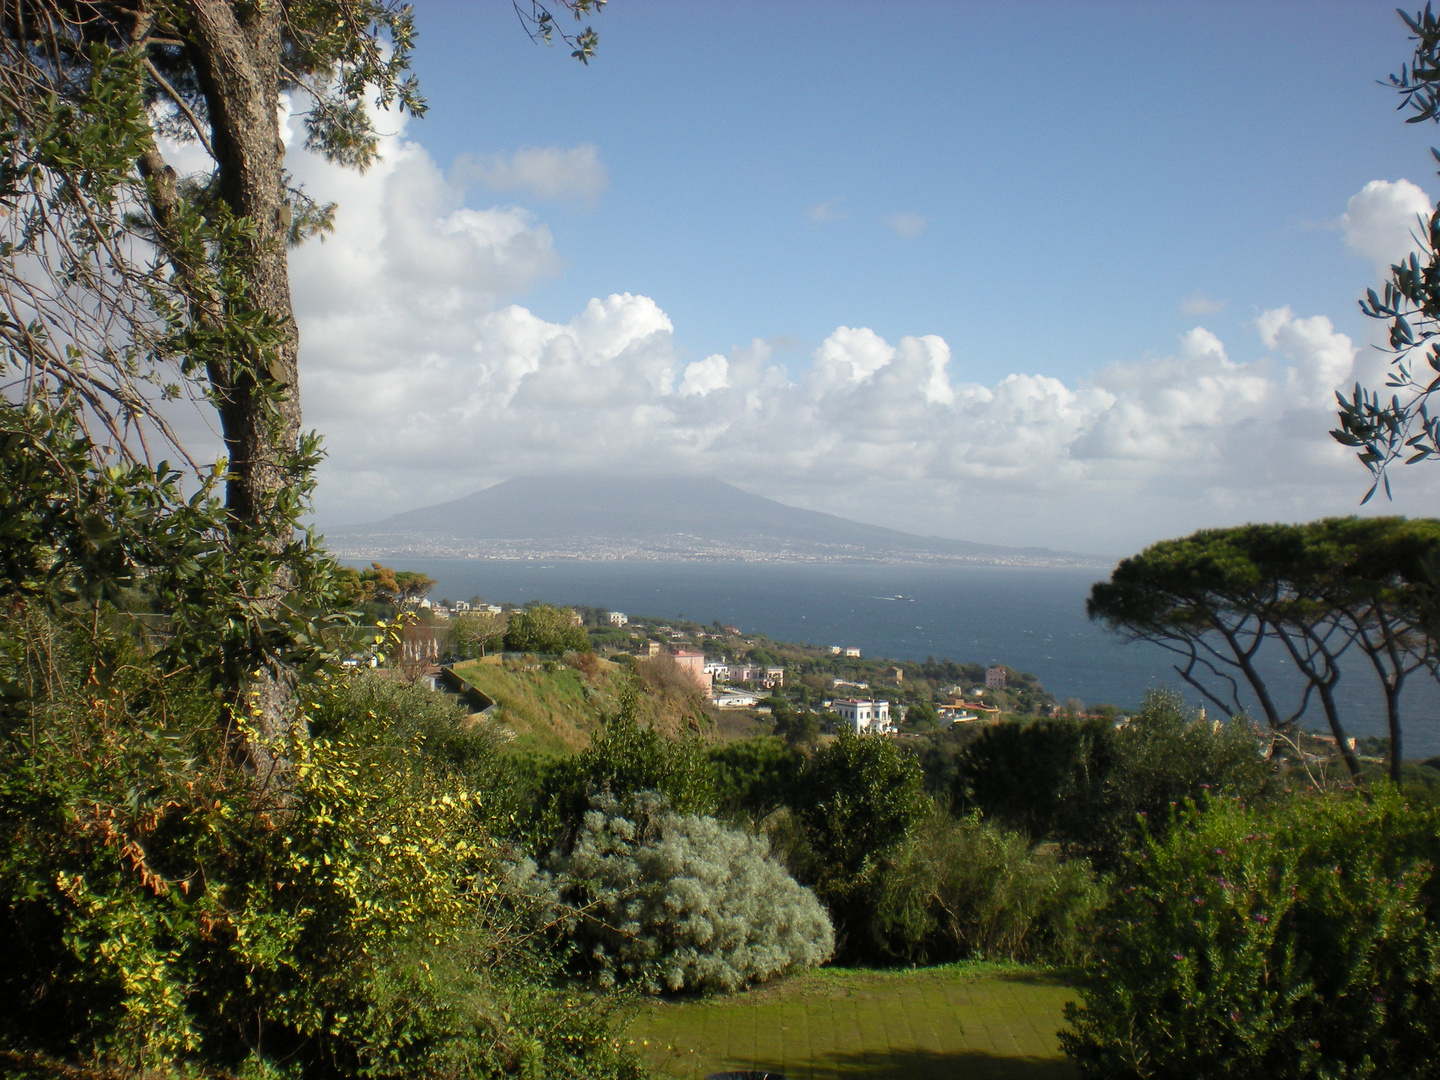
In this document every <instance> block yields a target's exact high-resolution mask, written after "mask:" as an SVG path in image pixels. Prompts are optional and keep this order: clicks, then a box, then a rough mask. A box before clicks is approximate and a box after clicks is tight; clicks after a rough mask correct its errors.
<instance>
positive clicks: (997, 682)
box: [985, 667, 1005, 690]
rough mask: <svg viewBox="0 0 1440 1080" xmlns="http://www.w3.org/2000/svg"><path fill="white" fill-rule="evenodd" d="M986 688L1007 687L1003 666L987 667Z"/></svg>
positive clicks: (999, 688)
mask: <svg viewBox="0 0 1440 1080" xmlns="http://www.w3.org/2000/svg"><path fill="white" fill-rule="evenodd" d="M985 689H987V690H1004V689H1005V669H1004V668H1003V667H992V668H986V669H985Z"/></svg>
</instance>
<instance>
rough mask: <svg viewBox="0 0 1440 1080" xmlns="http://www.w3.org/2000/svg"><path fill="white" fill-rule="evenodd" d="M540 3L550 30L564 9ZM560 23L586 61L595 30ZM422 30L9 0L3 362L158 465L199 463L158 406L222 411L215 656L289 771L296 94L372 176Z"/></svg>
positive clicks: (3, 125) (386, 15)
mask: <svg viewBox="0 0 1440 1080" xmlns="http://www.w3.org/2000/svg"><path fill="white" fill-rule="evenodd" d="M598 6H599V4H598V3H597V2H596V0H558V3H557V4H556V5H555V8H556V10H569V11H571V12H573V13H574V14H575V15H576V17H577V18H579V17H580V16H581V14H582V13H585V12H589V11H592V10H595V9H597V8H598ZM527 7H528V9H529V10H528V13H527V12H526V11H525V10H523V9H520V8H518V7H517V11H518V12H519V13H520V14H521V16H522V21H523V22H526V23H527V29H528V30H529V31H530V32H531V33H532V35H534V36H537V37H539V38H541V39H543V40H545V41H547V42H548V41H550V40H551V39H552V36H553V35H554V33H555V32H556V31H555V20H554V16H553V15H552V13H551V11H550V10H549V9H548V8H547V7H546V5H545V4H543V3H540V2H538V0H535V2H533V3H531V4H529V5H527ZM560 36H561V37H562V38H563V39H564V40H566V41H567V42H570V43H571V44H573V45H574V47H575V53H574V55H576V56H578V57H579V58H580V59H582V60H588V58H589V56H590V55H591V54H593V51H594V47H595V36H594V33H593V31H591V30H589V29H588V28H587V29H586V30H585V31H584V32H583V33H581V34H578V35H575V36H574V37H573V38H572V37H570V36H567V35H566V34H564V33H563V32H562V33H561V34H560ZM413 43H414V23H413V17H412V13H411V10H410V8H409V7H408V6H402V5H401V4H400V3H398V2H396V0H275V2H273V3H263V4H261V3H250V2H247V0H132V2H128V3H127V2H118V0H116V2H111V0H5V2H4V3H3V4H0V130H3V131H4V132H5V154H4V160H3V164H0V202H3V204H4V211H3V213H0V300H3V311H0V349H3V354H4V356H3V359H4V363H5V365H6V366H7V367H14V368H16V369H18V372H17V374H18V376H19V378H18V380H17V383H18V385H20V386H21V387H23V391H22V392H23V393H24V394H25V395H26V396H27V398H29V399H31V400H38V399H41V398H44V399H47V400H49V401H50V402H52V403H60V402H68V403H70V404H72V405H74V406H75V407H76V415H77V416H78V417H79V418H80V422H81V423H83V424H85V425H88V426H89V427H90V428H92V429H93V430H94V432H96V433H97V436H96V438H95V439H93V440H92V444H93V445H94V446H95V448H96V452H97V455H98V458H101V459H103V458H104V457H106V456H108V455H115V454H118V455H120V456H122V457H129V458H132V459H146V458H148V457H149V456H150V452H151V448H152V444H154V443H155V442H156V440H158V445H161V446H163V445H166V444H169V445H170V446H172V447H173V448H174V449H175V450H177V451H178V452H179V453H180V455H181V457H182V460H184V461H186V462H187V463H188V464H190V465H192V466H193V465H195V464H196V463H195V462H194V461H193V460H192V459H191V458H190V457H189V456H188V454H186V452H185V449H184V447H182V446H180V445H179V443H178V440H177V439H176V437H175V435H174V432H173V430H172V428H171V426H170V424H169V422H168V420H167V416H166V412H165V406H164V403H165V402H166V401H169V400H173V399H176V398H180V397H184V396H186V395H189V396H192V397H203V398H204V399H206V400H207V401H208V402H209V403H210V405H211V406H213V407H214V409H215V411H216V413H217V415H218V418H219V425H220V431H221V435H222V437H223V440H224V444H225V451H226V461H225V464H224V467H223V469H222V470H220V472H219V474H218V475H217V479H219V480H222V481H223V484H224V488H225V507H226V512H227V516H226V521H225V526H226V529H225V532H226V535H227V539H228V543H229V545H230V548H231V552H232V555H231V559H230V564H231V569H232V571H233V576H234V578H235V579H236V580H235V582H234V584H235V586H236V587H235V588H230V587H229V586H230V585H231V583H230V582H227V583H225V586H224V587H222V588H220V589H218V590H217V593H218V595H217V597H216V602H217V604H221V605H224V606H225V608H226V612H225V614H226V617H225V618H220V619H217V620H216V626H218V627H225V628H227V629H226V634H227V640H225V642H224V643H223V648H222V653H223V657H222V661H223V662H222V663H221V664H220V665H219V667H220V668H221V669H223V672H224V679H225V681H226V682H227V683H229V684H230V685H229V689H230V691H231V696H232V699H233V700H235V701H236V702H237V703H238V702H239V701H241V700H244V701H245V703H246V707H247V711H248V712H249V713H250V714H251V715H252V717H253V718H254V721H255V723H254V732H253V735H252V736H251V737H250V738H249V739H248V740H247V743H246V746H245V747H244V755H243V756H244V757H245V758H246V759H247V761H248V762H249V764H250V765H251V766H252V767H253V768H254V769H255V770H256V771H257V772H262V773H263V772H267V771H271V770H274V769H276V768H281V769H282V770H283V767H284V763H283V760H281V759H279V758H276V756H275V753H276V750H275V747H277V746H278V745H279V743H280V742H281V741H283V738H284V737H285V735H286V734H287V733H288V730H289V725H290V723H291V722H292V721H293V713H294V710H293V708H292V703H293V698H294V689H295V687H294V683H295V669H294V660H295V650H296V648H297V645H300V644H303V642H304V641H307V640H309V639H310V638H311V636H312V635H310V634H309V633H307V632H305V631H304V630H303V629H301V628H299V627H297V626H296V625H295V618H294V613H295V612H297V611H299V610H302V609H304V608H306V607H308V606H311V605H313V604H314V603H315V602H316V599H315V597H314V596H312V595H311V592H312V590H311V589H310V588H309V587H310V585H312V584H313V583H314V582H313V579H314V577H315V575H314V571H313V568H312V566H311V564H312V563H313V562H314V561H315V559H316V553H315V552H314V550H313V547H312V546H311V544H310V542H309V541H308V540H307V539H304V538H301V539H297V533H296V526H297V523H298V521H299V519H300V516H301V514H302V513H303V511H304V508H305V505H306V500H307V497H308V495H309V493H310V490H311V487H312V484H313V481H312V475H313V467H314V465H315V463H316V461H317V460H318V454H319V451H318V440H317V439H316V438H315V437H314V436H313V435H306V434H304V433H303V431H302V425H301V415H300V398H299V371H298V355H299V352H298V350H299V335H298V333H297V330H296V324H295V318H294V312H293V310H292V307H291V299H290V287H289V279H288V266H287V249H288V248H289V246H291V245H293V244H296V243H299V242H301V241H303V240H304V239H306V238H307V237H311V236H314V235H315V234H317V233H320V232H323V231H324V230H326V229H327V228H329V227H330V222H331V220H332V213H333V207H329V206H320V205H318V204H316V203H315V202H314V201H313V200H312V199H310V198H309V197H308V196H306V195H305V193H304V192H303V191H301V190H299V189H298V188H296V187H295V186H293V185H292V184H291V183H290V180H289V176H288V174H287V172H286V170H285V163H284V153H285V151H284V147H283V144H282V143H281V141H280V129H279V119H278V117H279V107H280V95H281V94H282V93H285V92H291V93H292V94H293V95H294V97H295V100H296V102H297V104H299V105H300V109H299V116H300V118H301V122H302V124H303V126H304V128H305V132H306V140H305V145H306V146H307V148H309V149H311V150H314V151H317V152H319V153H321V154H322V155H324V156H325V157H326V158H328V159H330V160H331V161H335V162H339V163H342V164H345V165H350V166H353V167H356V168H361V169H363V168H365V167H366V166H367V165H368V164H370V163H371V162H372V161H373V160H374V159H375V155H376V153H377V148H378V137H377V134H376V130H375V128H374V126H373V123H372V119H371V114H370V112H369V109H368V106H370V105H374V106H376V107H378V108H396V109H400V110H408V111H411V112H413V113H416V114H419V113H422V112H423V111H424V101H423V99H422V98H421V97H420V95H419V92H418V89H417V86H416V84H415V81H414V79H413V78H412V77H411V76H410V75H409V72H408V69H409V63H410V56H411V49H412V47H413ZM177 142H179V143H185V142H188V143H190V144H192V145H194V146H197V147H198V148H200V149H201V150H202V151H203V153H204V155H205V158H206V160H207V163H208V164H207V166H206V167H205V168H204V169H203V170H202V171H201V172H200V173H198V174H196V175H192V176H181V175H179V174H178V173H177V172H176V170H175V168H174V165H173V162H172V161H171V160H167V157H166V154H167V146H168V145H173V144H174V143H177ZM98 433H103V435H104V437H103V438H102V437H100V435H99V434H98Z"/></svg>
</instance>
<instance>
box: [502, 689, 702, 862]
mask: <svg viewBox="0 0 1440 1080" xmlns="http://www.w3.org/2000/svg"><path fill="white" fill-rule="evenodd" d="M639 694H640V686H639V683H638V680H630V681H629V682H627V683H626V684H625V686H624V687H623V689H622V691H621V696H620V705H619V708H618V709H617V710H616V711H615V712H614V713H613V714H612V715H610V716H607V717H605V721H604V726H603V727H602V729H601V730H600V732H599V733H598V734H597V735H596V737H595V740H594V742H593V743H592V744H591V745H590V746H589V747H588V748H587V749H585V750H584V751H582V752H581V753H579V754H577V755H575V756H574V757H570V758H563V759H560V760H558V761H551V762H548V763H545V764H544V765H543V766H542V768H543V775H542V776H541V777H539V780H538V790H537V794H536V798H535V801H534V805H533V808H532V810H531V815H530V819H529V821H528V823H527V825H526V833H525V840H526V843H527V845H528V846H529V848H530V850H531V851H533V852H537V853H544V852H548V851H550V850H552V849H558V850H560V851H562V852H564V851H567V850H568V849H569V845H570V844H571V843H572V842H573V840H574V836H575V834H576V832H577V831H578V830H579V829H580V827H581V824H582V822H583V821H584V819H585V815H586V814H587V813H588V812H589V810H590V806H591V802H592V800H593V799H594V798H595V797H596V796H597V795H608V796H610V797H612V798H613V799H615V800H616V803H617V805H618V806H619V807H620V812H621V813H630V812H631V811H632V810H633V808H634V800H635V798H636V797H637V796H638V795H640V794H641V793H643V792H658V793H659V795H660V796H661V797H662V798H664V799H665V801H666V803H667V805H668V806H669V807H670V808H671V809H673V810H674V811H675V812H676V813H680V814H710V813H713V812H714V810H715V783H714V773H713V772H712V771H711V768H710V763H709V761H708V760H707V759H706V756H705V751H704V748H703V747H702V746H701V744H700V742H699V740H698V739H696V738H694V737H693V736H692V737H686V738H681V739H672V738H669V737H667V736H665V735H663V734H661V733H660V732H658V731H656V730H654V729H653V728H648V727H642V726H641V725H640V722H639V720H638V713H639V704H640V702H639Z"/></svg>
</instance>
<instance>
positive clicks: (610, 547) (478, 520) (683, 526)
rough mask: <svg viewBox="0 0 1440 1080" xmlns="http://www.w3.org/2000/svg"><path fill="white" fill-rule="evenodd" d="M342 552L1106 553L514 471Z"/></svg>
mask: <svg viewBox="0 0 1440 1080" xmlns="http://www.w3.org/2000/svg"><path fill="white" fill-rule="evenodd" d="M326 539H327V541H328V544H329V547H330V549H331V550H332V551H333V552H335V553H336V554H337V555H340V556H342V557H345V558H353V559H371V558H391V559H393V558H404V557H410V558H416V557H426V556H429V557H436V556H439V557H446V556H451V557H461V558H475V557H479V558H582V559H597V558H599V559H615V558H633V559H724V560H740V561H882V562H957V563H970V564H979V565H1014V566H1077V567H1078V566H1085V567H1089V566H1094V567H1097V568H1105V567H1108V566H1109V565H1110V564H1111V563H1112V562H1113V560H1110V559H1103V558H1099V557H1095V556H1088V555H1079V554H1075V553H1073V552H1060V551H1051V550H1049V549H1047V548H1007V547H999V546H995V545H989V544H975V543H970V542H968V541H965V540H954V539H949V538H946V537H938V536H917V535H914V534H912V533H906V532H901V531H899V530H897V529H888V528H884V527H882V526H879V525H866V524H863V523H861V522H857V521H850V520H848V519H846V518H842V517H837V516H835V515H834V514H822V513H818V512H816V511H814V510H802V509H800V508H798V507H794V506H786V505H785V504H783V503H779V502H776V501H774V500H773V499H766V498H763V497H762V496H759V495H753V494H751V493H749V492H746V491H741V490H740V489H739V488H736V487H732V486H731V485H729V484H723V483H720V482H719V481H716V480H693V479H680V478H658V479H657V478H628V477H623V478H612V477H525V478H515V479H512V480H507V481H505V482H504V483H501V484H496V485H495V486H494V487H490V488H486V489H485V490H483V491H478V492H476V493H474V494H473V495H467V496H465V497H464V498H462V499H455V500H452V501H450V502H444V503H438V504H436V505H434V506H427V507H422V508H421V509H418V510H411V511H408V512H406V513H403V514H396V515H394V516H392V517H388V518H385V519H384V520H382V521H377V522H372V523H370V524H367V525H351V526H346V527H343V528H335V529H330V530H327V533H326Z"/></svg>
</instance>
